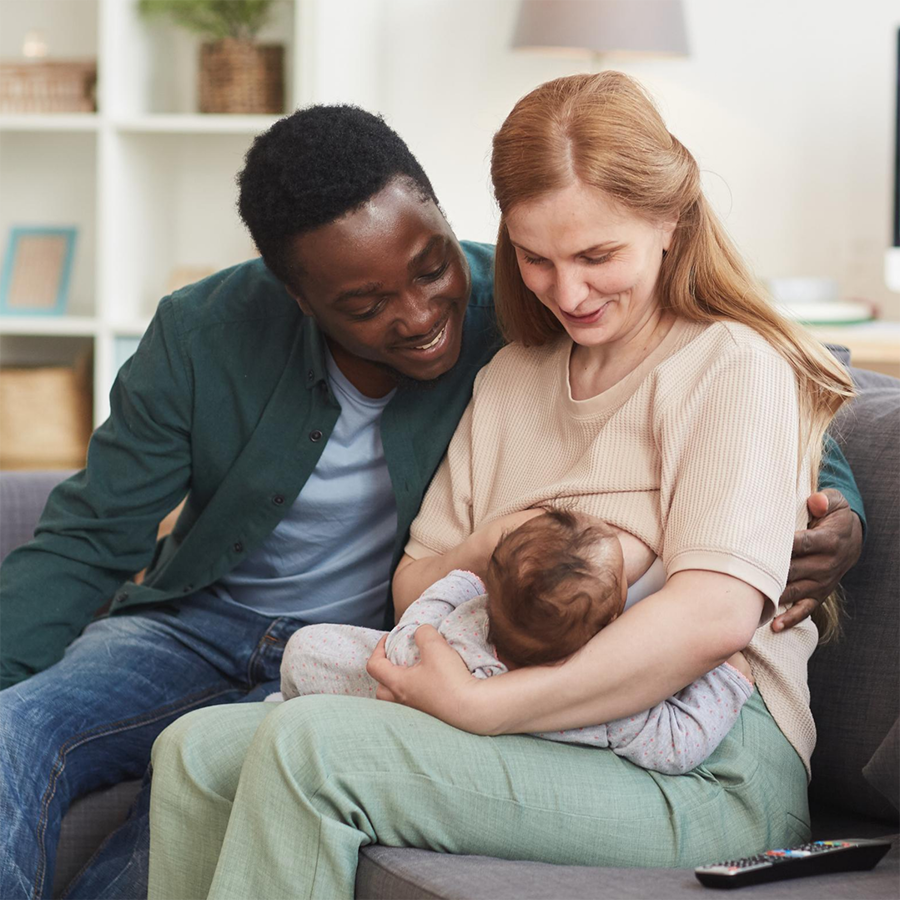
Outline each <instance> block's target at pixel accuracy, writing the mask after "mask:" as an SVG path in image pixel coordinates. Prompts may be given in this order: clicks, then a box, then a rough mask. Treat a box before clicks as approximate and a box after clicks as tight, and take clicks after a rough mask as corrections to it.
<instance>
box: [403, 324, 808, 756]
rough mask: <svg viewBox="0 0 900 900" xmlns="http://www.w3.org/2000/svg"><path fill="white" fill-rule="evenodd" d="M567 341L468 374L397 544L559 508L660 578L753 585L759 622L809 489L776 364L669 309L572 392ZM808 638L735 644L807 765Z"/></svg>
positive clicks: (735, 330)
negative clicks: (452, 422) (632, 348)
mask: <svg viewBox="0 0 900 900" xmlns="http://www.w3.org/2000/svg"><path fill="white" fill-rule="evenodd" d="M572 346H573V345H572V342H571V340H570V339H568V338H567V337H564V338H561V339H559V340H557V341H555V342H553V343H551V344H549V345H546V346H543V347H531V348H528V347H522V346H520V345H516V344H513V345H510V346H508V347H505V348H504V349H503V350H501V351H500V352H499V353H498V354H497V355H496V356H495V357H494V359H493V361H492V362H491V363H490V364H489V365H487V366H486V367H485V368H484V369H483V370H482V371H481V372H480V373H479V375H478V377H477V379H476V382H475V389H474V393H473V397H472V400H471V402H470V404H469V406H468V408H467V409H466V412H465V414H464V415H463V418H462V420H461V421H460V424H459V426H458V428H457V430H456V433H455V435H454V437H453V440H452V441H451V443H450V447H449V449H448V451H447V456H446V457H445V459H444V461H443V462H442V463H441V466H440V468H439V469H438V471H437V473H436V475H435V477H434V480H433V481H432V484H431V486H430V487H429V490H428V493H427V494H426V496H425V501H424V503H423V505H422V508H421V511H420V513H419V515H418V517H417V518H416V519H415V521H414V522H413V525H412V529H411V533H410V541H409V543H408V544H407V547H406V552H407V553H408V554H409V555H410V556H412V557H414V558H421V557H423V556H428V555H433V554H437V553H443V552H445V551H447V550H449V549H451V548H453V547H455V546H456V545H457V544H459V543H461V542H462V541H463V540H464V539H465V538H466V537H468V536H469V535H470V534H471V533H472V532H473V531H474V530H475V529H477V528H479V527H481V526H482V525H484V524H486V523H488V522H490V521H491V520H493V519H495V518H498V517H500V516H504V515H507V514H508V513H511V512H515V511H518V510H522V509H528V508H529V507H533V506H536V505H538V504H541V503H546V502H562V503H565V504H566V505H568V506H570V507H571V508H574V509H577V510H579V511H581V512H585V513H589V514H591V515H595V516H598V517H600V518H602V519H605V520H606V521H607V522H609V523H610V524H611V525H614V526H615V527H617V528H621V529H622V530H624V531H627V532H630V533H631V534H633V535H635V536H636V537H638V538H640V539H641V540H642V541H644V542H645V543H646V544H648V545H649V546H650V548H651V549H652V550H653V551H654V552H655V553H656V554H657V555H658V556H660V557H661V558H662V560H663V562H664V564H665V567H666V574H667V577H671V576H672V575H674V574H675V573H676V572H680V571H683V570H686V569H703V570H707V571H714V572H722V573H724V574H727V575H731V576H733V577H735V578H739V579H740V580H742V581H744V582H746V583H747V584H750V585H752V586H753V587H755V588H756V589H757V590H759V591H760V592H761V593H762V594H763V595H764V596H765V598H766V602H765V608H764V611H763V616H762V619H761V621H760V626H763V625H765V624H766V623H767V622H768V621H769V620H770V619H771V618H772V616H773V615H775V614H776V612H778V611H781V610H779V609H777V607H778V602H779V597H780V595H781V593H782V591H783V589H784V586H785V583H786V581H787V574H788V568H789V565H790V558H791V547H792V542H793V535H794V531H795V530H796V529H798V528H803V527H806V524H807V521H808V519H807V515H808V514H807V509H806V498H807V497H808V495H809V493H810V491H811V487H812V482H811V476H810V469H809V459H808V457H807V458H804V459H802V460H801V459H800V453H799V440H800V425H799V406H798V389H797V382H796V378H795V376H794V373H793V370H792V369H791V367H790V365H789V364H788V362H787V361H786V360H785V359H784V357H782V356H781V355H780V354H779V353H778V351H777V350H776V349H775V348H774V347H773V346H772V345H770V344H769V343H768V342H767V341H766V340H765V339H764V338H763V337H762V336H760V335H759V334H758V333H757V332H755V331H753V330H752V329H751V328H748V327H746V326H743V325H740V324H738V323H733V322H716V323H712V324H710V323H696V322H688V321H686V320H683V319H679V320H676V322H675V324H674V325H673V327H672V328H671V329H670V331H669V332H668V334H667V335H666V336H665V338H664V339H663V340H662V342H661V343H660V344H659V346H658V347H657V348H656V349H655V350H653V351H652V352H651V353H650V354H649V355H648V356H647V358H646V359H645V360H644V361H643V362H642V363H641V364H640V365H639V366H638V367H637V368H635V370H633V371H632V372H631V373H630V374H629V375H627V376H626V377H625V378H623V379H622V380H621V381H619V382H618V383H617V384H615V385H614V386H613V387H611V388H609V389H608V390H606V391H604V392H603V393H601V394H599V395H597V396H595V397H591V398H590V399H587V400H575V399H573V397H572V393H571V389H570V384H569V359H570V354H571V351H572ZM817 639H818V633H817V630H816V627H815V625H814V624H813V623H812V622H811V621H810V620H809V619H806V620H804V622H802V623H801V624H800V625H797V626H795V627H794V628H791V629H789V630H788V631H786V632H782V633H779V634H775V633H774V632H772V631H771V629H770V628H768V627H760V628H759V629H758V630H757V632H756V634H755V635H754V638H753V640H752V641H751V643H750V645H749V647H748V648H747V651H746V655H747V658H748V660H749V661H750V665H751V668H752V671H753V674H754V677H755V679H756V683H757V687H758V689H759V691H760V693H761V695H762V696H763V698H764V700H765V702H766V704H767V706H768V707H769V710H770V711H771V713H772V716H773V717H774V719H775V721H776V722H777V723H778V726H779V727H780V728H781V730H782V731H783V732H784V734H785V736H786V737H787V738H788V740H789V741H790V742H791V744H792V745H793V746H794V748H795V749H796V751H797V753H798V754H799V755H800V757H801V759H802V760H803V762H804V765H805V766H806V768H807V772H809V759H810V756H811V754H812V750H813V748H814V746H815V734H816V733H815V725H814V723H813V719H812V715H811V714H810V711H809V690H808V688H807V678H806V663H807V660H808V659H809V657H810V656H811V654H812V652H813V650H814V649H815V646H816V642H817Z"/></svg>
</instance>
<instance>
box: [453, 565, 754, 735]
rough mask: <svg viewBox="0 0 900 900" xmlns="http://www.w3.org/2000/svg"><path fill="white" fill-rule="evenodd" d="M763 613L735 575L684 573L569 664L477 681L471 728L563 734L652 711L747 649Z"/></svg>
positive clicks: (487, 730) (480, 730)
mask: <svg viewBox="0 0 900 900" xmlns="http://www.w3.org/2000/svg"><path fill="white" fill-rule="evenodd" d="M704 587H707V588H713V589H712V590H703V588H704ZM761 609H762V595H761V594H759V592H757V591H756V590H754V589H753V588H751V587H749V586H748V585H746V584H744V583H743V582H740V581H738V580H737V579H733V578H729V577H728V576H724V575H718V574H717V573H709V572H684V573H679V574H678V575H675V576H673V578H671V579H670V580H669V582H668V583H667V584H666V587H665V588H663V590H662V591H660V592H659V593H657V594H654V595H653V596H651V597H648V598H647V599H646V600H643V601H642V602H641V603H639V604H637V605H636V606H634V607H632V608H631V609H630V610H629V611H628V612H627V613H625V614H624V615H623V616H621V617H620V618H619V619H617V620H616V621H615V622H614V623H613V624H611V625H609V626H608V627H607V628H605V629H603V631H601V632H600V633H599V634H598V635H596V636H595V637H594V638H593V639H592V640H591V641H589V642H588V644H586V645H585V646H584V647H583V648H582V649H581V650H580V651H579V652H578V653H576V654H575V655H574V656H572V657H571V658H570V659H569V660H568V661H567V662H565V663H564V664H562V665H559V666H544V667H536V668H529V669H519V670H517V671H514V672H509V673H507V674H505V675H502V676H499V677H495V678H489V679H487V680H486V681H482V682H480V683H479V684H478V685H477V686H476V687H477V689H475V690H473V691H472V701H473V702H472V703H471V710H470V713H469V715H470V716H471V721H470V722H468V723H467V724H468V725H470V726H471V727H470V729H469V730H472V731H476V732H478V733H481V734H513V733H522V732H534V731H557V730H565V729H568V728H582V727H584V726H587V725H596V724H599V723H604V722H610V721H612V720H614V719H619V718H623V717H625V716H630V715H634V714H635V713H638V712H642V711H644V710H647V709H650V708H651V707H653V706H655V705H656V704H657V703H660V702H661V701H663V700H665V699H666V698H667V697H671V696H672V695H673V694H675V693H677V692H678V691H679V690H681V689H682V688H684V687H685V686H686V685H688V684H690V683H691V682H692V681H694V680H696V679H697V678H699V677H700V676H701V675H703V674H705V673H706V672H709V671H711V670H712V669H714V668H715V667H716V666H717V665H719V664H720V663H722V662H724V661H725V660H726V659H728V657H730V656H731V655H732V654H733V653H735V652H736V651H737V650H740V649H742V648H743V647H745V646H746V644H747V643H748V642H749V640H750V638H751V637H752V636H753V632H754V630H755V629H756V627H757V625H758V623H759V616H760V612H761ZM462 727H465V725H464V726H462Z"/></svg>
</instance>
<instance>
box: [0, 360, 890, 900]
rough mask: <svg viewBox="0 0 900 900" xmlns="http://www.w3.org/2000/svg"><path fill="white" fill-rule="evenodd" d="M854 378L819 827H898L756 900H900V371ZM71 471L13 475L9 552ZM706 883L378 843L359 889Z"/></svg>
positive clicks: (6, 478) (96, 807)
mask: <svg viewBox="0 0 900 900" xmlns="http://www.w3.org/2000/svg"><path fill="white" fill-rule="evenodd" d="M853 375H854V378H855V379H856V381H857V384H858V387H859V389H860V396H859V397H858V398H857V399H856V400H855V401H854V402H853V404H852V405H851V406H850V407H849V409H847V410H846V411H845V412H844V413H843V414H842V415H841V416H840V419H839V420H838V421H837V422H836V423H835V426H834V433H835V436H836V437H837V439H838V440H839V442H840V443H841V445H842V446H843V448H844V452H845V453H846V455H847V457H848V459H849V461H850V464H851V466H852V468H853V471H854V473H855V475H856V478H857V481H858V483H859V486H860V489H861V491H862V494H863V498H864V500H865V503H866V510H867V514H868V524H869V531H868V536H867V539H866V544H865V549H864V551H863V555H862V558H861V559H860V561H859V563H858V564H857V565H856V566H855V567H854V569H853V570H852V571H851V572H850V573H849V574H848V575H847V577H846V578H845V581H844V588H845V591H846V597H847V609H848V611H849V618H848V621H847V624H846V633H845V636H844V638H843V639H842V640H841V642H840V643H838V644H836V645H833V646H828V647H824V648H821V649H819V650H818V651H817V652H816V654H815V655H814V657H813V660H812V663H811V668H810V691H811V695H812V707H813V713H814V715H815V719H816V722H817V725H818V730H819V739H818V745H817V748H816V752H815V755H814V757H813V761H812V764H813V773H814V777H813V781H812V784H811V786H810V803H811V808H812V812H813V819H812V828H813V836H814V837H817V838H829V837H848V836H856V837H876V836H889V837H892V839H893V840H894V841H896V842H897V843H895V846H894V848H893V849H892V851H891V853H890V854H889V855H888V857H887V858H885V859H884V860H883V861H882V862H881V863H880V864H879V865H878V867H877V868H876V869H875V870H874V871H872V872H867V873H860V874H853V875H829V876H820V877H818V878H812V879H803V880H800V881H793V882H781V883H776V884H773V885H764V886H759V887H755V888H751V889H749V893H748V896H750V895H752V896H753V897H766V898H777V897H792V898H801V897H810V898H816V900H825V898H850V897H853V898H877V897H885V898H888V897H889V898H892V900H896V898H897V897H898V896H900V877H898V872H900V865H898V864H900V840H898V837H897V835H896V834H895V832H896V831H897V824H898V815H897V807H898V765H900V763H898V724H897V722H898V711H900V689H898V678H900V671H898V657H900V615H898V612H900V518H898V511H900V381H897V380H896V379H893V378H888V377H887V376H883V375H876V374H873V373H870V372H864V371H861V370H856V369H854V370H853ZM63 474H64V473H49V472H29V473H11V472H8V473H4V474H3V477H2V478H0V513H2V530H0V558H2V557H3V556H5V555H6V553H8V552H9V550H10V549H12V547H14V546H16V545H18V544H19V543H21V542H23V541H25V540H27V539H28V537H29V536H30V535H31V532H32V530H33V528H34V525H35V522H36V520H37V517H38V515H39V513H40V510H41V508H42V506H43V504H44V501H45V499H46V496H47V493H48V492H49V490H50V489H51V487H52V486H53V484H55V483H56V482H57V481H58V480H59V479H60V477H62V475H63ZM136 790H137V782H129V783H126V784H121V785H118V786H116V787H114V788H111V789H109V790H106V791H102V792H98V793H96V794H92V795H90V796H88V797H84V798H82V799H80V800H78V801H77V802H76V803H75V804H74V805H73V806H72V808H71V810H70V812H69V813H68V815H67V816H66V818H65V819H64V821H63V831H62V837H61V843H60V849H59V856H58V863H57V872H56V878H55V881H54V887H53V896H54V897H57V896H59V895H60V893H61V892H62V890H63V888H64V887H65V885H66V884H67V882H68V881H69V879H70V878H71V877H72V876H73V875H74V874H75V872H77V871H78V869H79V868H80V867H81V865H83V863H84V861H85V860H86V859H87V858H88V857H89V856H90V855H91V854H92V852H93V851H94V850H95V849H96V847H97V846H98V845H99V844H100V843H101V841H102V840H103V838H104V836H105V835H106V834H108V833H109V832H110V831H111V830H112V829H114V828H115V827H116V826H117V824H118V823H119V822H121V821H122V819H123V818H124V816H125V815H126V813H127V810H128V807H129V804H130V802H131V800H132V799H133V797H134V795H135V793H136ZM759 849H762V848H758V847H748V848H747V851H748V852H751V851H756V850H759ZM710 862H713V860H710ZM703 890H704V888H702V887H701V886H700V885H699V883H698V882H697V881H696V880H695V879H694V877H693V874H692V873H691V872H690V871H685V870H678V869H604V868H587V867H578V866H552V865H546V864H542V863H531V862H520V861H510V860H498V859H490V858H486V857H477V856H468V857H460V856H448V855H444V854H440V853H432V852H428V851H423V850H406V849H397V848H389V847H379V846H376V847H367V848H365V849H364V850H363V851H362V852H361V854H360V866H359V873H358V875H357V885H356V894H357V897H365V898H394V900H402V898H417V900H418V898H426V897H427V898H431V897H441V898H473V900H474V898H490V900H501V898H507V897H509V898H513V897H515V898H531V897H533V898H547V897H552V898H567V897H573V898H574V897H579V898H580V897H592V898H610V900H613V898H615V900H619V898H631V897H633V898H645V897H646V898H660V900H668V898H677V897H682V896H683V897H698V896H699V895H700V894H701V893H702V892H703ZM248 900H249V898H248ZM260 900H264V898H260Z"/></svg>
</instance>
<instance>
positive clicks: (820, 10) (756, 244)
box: [0, 0, 900, 468]
mask: <svg viewBox="0 0 900 900" xmlns="http://www.w3.org/2000/svg"><path fill="white" fill-rule="evenodd" d="M209 6H210V4H209V3H208V0H0V241H3V254H4V255H3V258H2V259H3V270H2V273H0V365H2V366H3V370H2V372H0V468H11V467H28V468H41V467H46V466H48V465H62V466H68V465H80V463H81V460H83V454H84V445H85V442H86V440H87V435H88V434H89V432H90V429H91V427H92V426H95V425H96V424H99V423H100V422H101V421H103V419H104V418H105V417H106V415H107V412H108V406H107V399H106V398H107V394H108V391H109V388H110V386H111V383H112V380H113V378H114V376H115V372H116V371H117V369H118V367H119V366H120V365H121V364H122V362H124V361H125V359H127V358H128V356H129V355H130V354H131V353H132V352H133V350H134V347H135V346H136V343H137V341H138V340H139V338H140V335H141V334H142V332H143V330H144V328H145V327H146V324H147V322H148V321H149V319H150V317H151V316H152V314H153V310H154V308H155V306H156V303H157V302H158V301H159V299H160V297H161V296H163V295H164V294H166V293H167V292H169V291H171V290H172V289H174V288H175V287H177V286H179V285H182V284H186V283H189V282H190V281H193V280H196V279H198V278H200V277H203V276H204V275H205V274H207V273H209V272H211V271H214V270H216V269H219V268H222V267H225V266H228V265H231V264H233V263H236V262H239V261H241V260H243V259H246V258H248V257H250V256H252V255H253V254H254V249H253V246H252V244H251V242H250V240H249V238H248V236H247V235H246V234H245V232H244V231H243V228H242V226H241V224H240V221H239V219H238V217H237V214H236V212H235V197H236V190H235V184H234V176H235V174H236V172H237V171H238V169H239V168H240V166H241V160H242V156H243V154H244V152H245V151H246V149H247V147H248V146H249V144H250V142H251V141H252V139H253V136H254V135H255V134H257V133H259V132H260V131H262V130H264V129H265V128H266V127H268V125H269V124H271V122H272V121H274V120H275V119H276V118H277V117H278V115H279V113H284V112H289V111H291V110H292V109H294V108H296V107H297V106H301V105H306V104H309V103H314V102H316V103H317V102H323V103H332V102H346V103H355V104H359V105H361V106H364V107H366V108H367V109H370V110H373V111H377V112H380V113H382V114H383V115H384V116H385V118H386V119H387V121H388V122H389V123H390V124H391V125H392V126H393V127H395V128H396V129H397V131H399V133H400V134H401V135H402V136H403V137H404V138H405V139H406V140H407V142H408V143H409V145H410V147H411V148H412V150H413V152H414V153H415V154H416V155H417V156H418V158H419V160H420V161H421V162H422V164H423V166H424V168H425V170H426V171H427V172H428V173H429V175H430V177H431V179H432V182H433V184H434V187H435V189H436V191H437V194H438V196H439V198H440V200H441V203H442V205H443V207H444V209H445V211H446V213H447V215H448V217H449V219H450V221H451V224H452V225H453V227H454V229H455V230H456V232H457V234H458V235H459V237H461V238H469V239H475V240H483V241H492V240H493V238H494V236H495V233H496V225H497V214H496V211H495V208H494V205H493V201H492V199H491V193H490V183H489V175H488V170H489V154H490V141H491V136H492V134H493V132H494V131H495V130H496V129H497V127H498V126H499V125H500V123H501V121H502V120H503V118H504V116H505V115H506V113H507V112H508V111H509V110H510V109H511V107H512V106H513V104H514V103H515V101H516V100H517V99H518V98H519V97H520V96H522V95H523V94H525V93H527V92H528V91H529V90H530V89H531V88H533V87H534V86H536V85H537V84H539V83H541V82H543V81H546V80H548V79H551V78H555V77H558V76H561V75H567V74H570V73H573V72H578V71H586V70H593V71H597V70H599V69H600V68H616V69H620V70H622V71H625V72H628V73H630V74H632V75H634V76H636V77H637V78H638V79H639V80H641V81H642V82H643V83H644V85H645V86H646V87H647V88H648V89H649V90H650V92H651V94H652V95H653V96H654V97H655V99H656V100H657V102H658V104H659V106H660V108H661V110H662V112H663V114H664V116H665V118H666V120H667V122H668V124H669V128H670V130H671V131H672V132H673V133H674V134H676V135H677V136H678V137H679V138H680V139H681V141H682V142H683V143H684V144H685V145H686V146H687V147H688V148H689V149H690V150H691V151H692V152H693V153H694V155H695V156H696V158H697V160H698V161H699V163H700V166H701V169H702V170H703V173H704V183H705V187H706V190H707V192H708V195H709V196H710V198H711V200H712V201H713V203H714V205H715V207H716V208H717V210H718V211H719V213H720V214H721V216H722V218H723V219H724V221H725V223H726V226H727V227H728V229H729V231H730V232H731V234H732V236H733V238H734V239H735V241H736V242H737V244H738V245H739V246H740V247H741V248H742V250H743V252H744V253H745V255H746V256H747V257H748V259H749V260H750V262H751V264H752V265H753V266H754V267H755V269H756V271H757V272H758V274H759V275H760V276H761V277H763V278H765V279H767V280H769V281H770V284H771V287H772V290H773V293H774V294H775V296H776V299H777V300H778V301H779V302H780V303H782V304H784V305H785V308H787V309H789V310H791V311H792V314H793V315H795V316H796V317H797V318H799V319H801V320H804V321H807V322H809V323H810V327H814V328H815V329H816V330H817V333H819V334H820V335H821V336H822V337H823V338H828V339H832V340H839V341H840V342H842V343H845V344H848V345H849V346H851V349H852V350H853V360H854V363H856V364H857V365H864V366H867V367H872V368H876V369H879V370H881V371H885V372H889V373H891V374H900V293H898V291H900V275H898V274H897V273H894V274H891V273H890V272H886V269H889V268H890V267H891V266H892V265H893V266H895V267H896V266H898V262H897V259H896V254H897V253H898V252H900V249H898V250H896V251H893V253H892V251H891V248H892V247H893V246H894V245H898V247H900V238H898V236H897V234H896V230H897V224H896V221H895V216H896V212H895V197H896V191H897V187H896V183H895V177H896V169H897V159H896V146H895V141H896V130H897V103H898V100H897V89H898V77H900V76H898V59H897V54H898V28H900V3H898V2H897V0H856V2H849V0H753V2H749V0H736V2H721V0H683V2H676V0H525V3H522V2H520V0H273V2H260V0H233V2H232V4H231V5H230V7H229V9H230V12H231V15H229V16H227V17H226V19H227V21H224V20H221V17H220V19H219V20H216V19H214V18H211V16H210V10H209ZM540 44H549V45H551V46H538V45H540ZM516 45H517V46H516ZM562 45H565V46H562Z"/></svg>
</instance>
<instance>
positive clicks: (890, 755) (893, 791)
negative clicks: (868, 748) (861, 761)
mask: <svg viewBox="0 0 900 900" xmlns="http://www.w3.org/2000/svg"><path fill="white" fill-rule="evenodd" d="M863 775H864V776H865V779H866V781H868V782H869V784H871V785H872V787H873V788H875V790H876V791H878V793H879V794H881V796H882V797H884V798H885V800H887V801H889V802H890V803H891V804H892V805H893V807H894V809H897V810H900V719H897V721H896V722H894V727H893V728H891V730H890V731H889V732H888V734H887V737H886V738H885V739H884V740H883V741H882V742H881V744H880V745H879V747H878V749H877V750H876V751H875V752H874V753H873V754H872V758H871V759H870V760H869V761H868V763H866V767H865V768H864V769H863Z"/></svg>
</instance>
